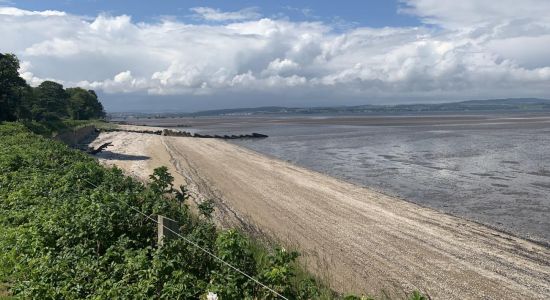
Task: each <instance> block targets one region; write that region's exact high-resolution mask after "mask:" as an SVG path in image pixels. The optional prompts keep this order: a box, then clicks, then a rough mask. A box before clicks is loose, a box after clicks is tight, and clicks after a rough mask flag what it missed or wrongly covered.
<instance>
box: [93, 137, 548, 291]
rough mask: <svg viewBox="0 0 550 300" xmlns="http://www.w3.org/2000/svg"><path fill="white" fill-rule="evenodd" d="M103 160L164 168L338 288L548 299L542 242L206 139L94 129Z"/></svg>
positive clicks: (223, 222) (144, 172) (146, 169)
mask: <svg viewBox="0 0 550 300" xmlns="http://www.w3.org/2000/svg"><path fill="white" fill-rule="evenodd" d="M107 141H109V142H112V143H113V146H112V147H110V148H108V151H105V152H103V153H101V154H99V155H98V158H99V159H100V161H101V162H102V163H104V164H107V165H117V166H119V167H121V168H122V169H123V170H125V171H126V172H127V174H129V175H131V176H134V177H137V178H140V179H143V180H146V179H147V178H148V175H149V174H151V173H152V170H153V169H154V168H155V167H158V166H162V165H165V166H167V167H169V170H170V172H171V173H172V174H173V175H174V177H175V181H176V185H178V184H186V185H188V187H189V188H190V189H191V190H192V191H193V193H194V194H195V195H196V197H195V198H196V199H195V201H202V200H204V199H213V200H215V202H216V208H217V210H216V218H217V221H218V222H219V224H220V226H222V227H234V226H238V227H240V228H243V229H245V230H247V231H249V232H250V233H251V234H253V235H257V236H259V237H267V238H269V239H272V240H275V241H277V242H279V243H281V244H282V245H285V246H286V247H290V248H296V249H298V250H299V251H300V252H301V253H302V262H303V263H304V264H305V265H306V267H307V268H308V269H309V270H310V271H312V272H313V273H315V274H317V275H318V276H319V277H322V278H323V279H326V280H327V281H328V282H330V285H331V287H332V288H333V289H335V290H337V291H340V292H344V291H347V292H352V291H353V292H359V293H368V294H370V295H380V294H382V293H383V292H386V293H388V294H389V295H392V296H396V297H402V296H403V295H404V294H405V293H408V292H410V291H412V290H420V291H423V292H426V293H428V294H429V295H430V296H431V297H432V298H433V299H548V298H550V249H548V248H546V247H543V246H541V245H538V244H535V243H532V242H529V241H526V240H523V239H520V238H517V237H514V236H511V235H508V234H506V233H502V232H500V231H496V230H493V229H491V228H489V227H486V226H483V225H480V224H477V223H474V222H470V221H466V220H463V219H460V218H456V217H453V216H449V215H446V214H443V213H440V212H437V211H435V210H432V209H429V208H424V207H421V206H418V205H415V204H412V203H409V202H406V201H404V200H401V199H398V198H395V197H390V196H387V195H384V194H382V193H379V192H376V191H373V190H370V189H368V188H363V187H360V186H357V185H353V184H350V183H347V182H344V181H341V180H338V179H335V178H332V177H329V176H326V175H324V174H321V173H317V172H313V171H310V170H307V169H304V168H301V167H297V166H294V165H292V164H289V163H287V162H284V161H281V160H278V159H274V158H270V157H266V156H264V155H260V154H258V153H256V152H254V151H251V150H247V149H244V148H242V147H238V146H235V145H233V144H230V143H228V142H225V141H222V140H215V139H198V138H186V137H164V136H158V135H151V134H140V133H128V132H111V133H101V134H100V135H99V136H98V138H97V139H96V140H95V141H94V142H93V143H92V146H97V145H100V144H102V143H104V142H107Z"/></svg>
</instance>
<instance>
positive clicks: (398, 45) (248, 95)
mask: <svg viewBox="0 0 550 300" xmlns="http://www.w3.org/2000/svg"><path fill="white" fill-rule="evenodd" d="M549 11H550V1H548V0H523V1H515V0H500V1H493V0H462V1H451V0H448V1H445V0H396V1H391V0H386V1H384V0H363V1H360V0H356V1H346V0H341V1H305V0H295V1H258V0H255V1H252V0H250V1H243V0H240V1H219V0H218V1H176V0H163V1H159V0H157V1H130V0H117V1H112V0H111V1H107V0H78V1H77V0H61V1H54V0H40V1H38V0H27V1H18V0H0V37H1V38H0V52H2V53H4V52H10V53H15V54H16V55H17V56H18V57H19V59H20V60H21V69H20V73H21V76H22V77H23V78H25V79H26V80H27V82H29V83H30V84H31V85H33V86H36V85H38V84H40V83H41V82H42V81H44V80H54V81H57V82H60V83H62V84H63V85H64V86H66V87H71V86H81V87H84V88H88V89H94V90H96V91H97V92H98V94H99V96H100V99H101V100H102V102H103V104H104V106H105V107H106V109H107V110H108V111H113V112H114V111H149V112H163V111H186V112H191V111H197V110H205V109H218V108H235V107H258V106H272V105H279V106H327V105H335V106H336V105H357V104H398V103H418V102H422V103H427V102H448V101H459V100H470V99H487V98H509V97H539V98H550V52H548V50H547V48H548V45H550V13H548V12H549Z"/></svg>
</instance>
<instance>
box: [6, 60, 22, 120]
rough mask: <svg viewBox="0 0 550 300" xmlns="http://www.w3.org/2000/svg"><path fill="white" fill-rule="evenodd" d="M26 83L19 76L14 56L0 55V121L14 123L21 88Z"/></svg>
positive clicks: (17, 62)
mask: <svg viewBox="0 0 550 300" xmlns="http://www.w3.org/2000/svg"><path fill="white" fill-rule="evenodd" d="M26 86H27V83H26V82H25V80H24V79H23V78H21V77H20V76H19V60H18V59H17V57H16V56H15V55H14V54H9V53H7V54H2V53H0V121H15V120H16V119H17V110H18V107H19V106H20V102H21V93H22V88H24V87H26Z"/></svg>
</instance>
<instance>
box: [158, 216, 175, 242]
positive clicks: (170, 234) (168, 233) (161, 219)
mask: <svg viewBox="0 0 550 300" xmlns="http://www.w3.org/2000/svg"><path fill="white" fill-rule="evenodd" d="M157 220H158V225H157V229H158V234H157V245H158V246H159V247H162V245H163V243H164V240H172V239H176V238H178V235H177V234H176V233H178V234H179V233H180V227H179V224H178V222H176V221H175V220H172V219H170V218H167V217H165V216H161V215H158V216H157ZM168 228H169V229H170V230H168ZM174 232H176V233H174Z"/></svg>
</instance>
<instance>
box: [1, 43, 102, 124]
mask: <svg viewBox="0 0 550 300" xmlns="http://www.w3.org/2000/svg"><path fill="white" fill-rule="evenodd" d="M104 117H105V112H104V110H103V106H102V105H101V103H100V102H99V100H98V98H97V94H96V93H95V92H94V91H93V90H88V91H87V90H85V89H82V88H78V87H77V88H68V89H64V88H63V86H62V85H61V84H59V83H57V82H53V81H44V82H42V83H41V84H40V85H39V86H38V87H35V88H33V87H31V86H29V85H28V84H27V83H26V82H25V80H24V79H23V78H21V76H19V60H18V59H17V57H16V56H15V55H13V54H2V53H0V122H1V121H16V120H26V121H32V120H34V121H41V122H43V121H49V122H52V121H53V122H55V121H59V120H63V119H72V120H89V119H101V118H104Z"/></svg>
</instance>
